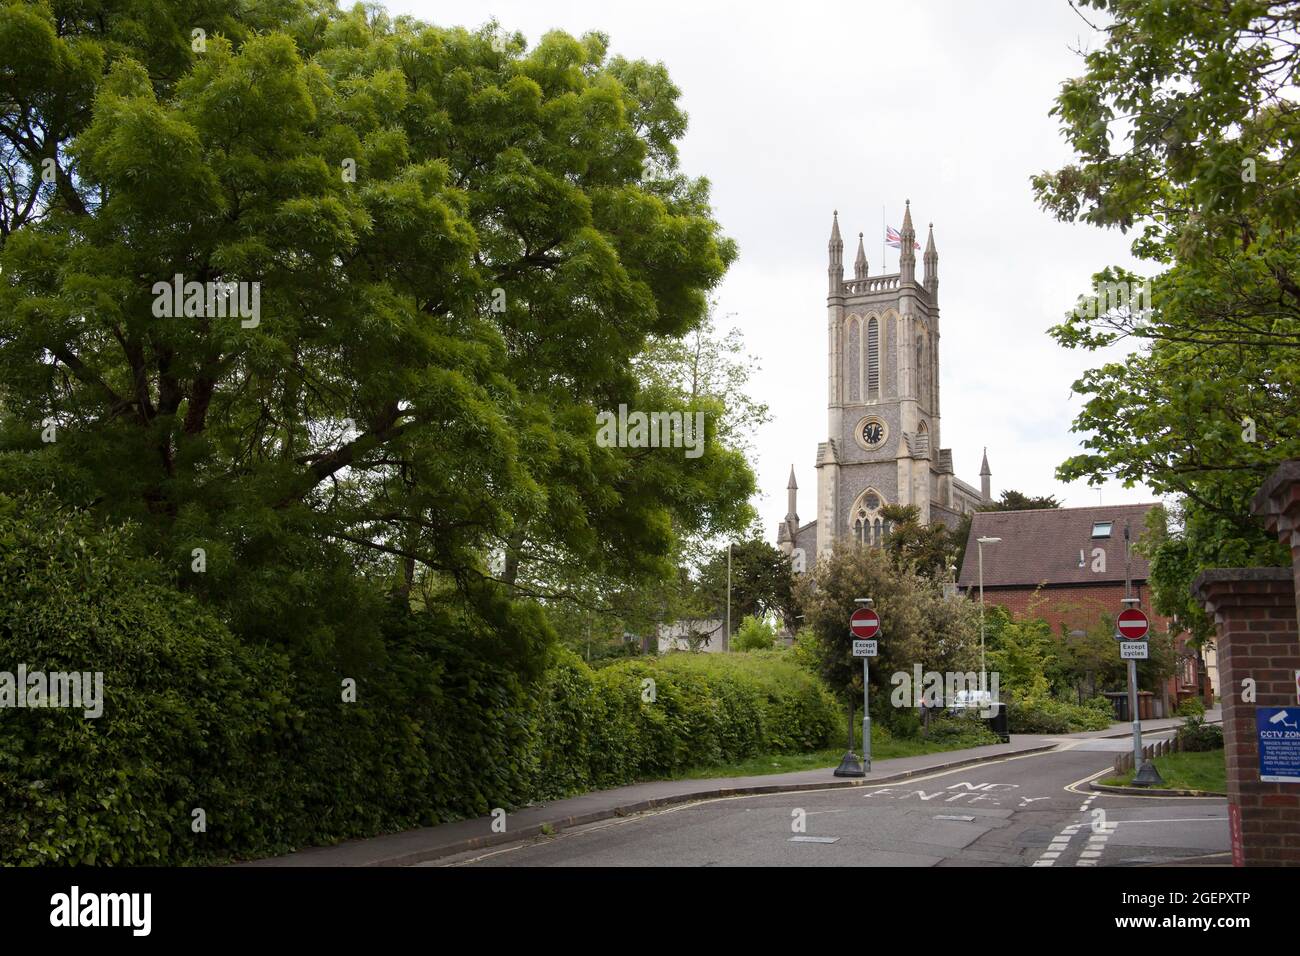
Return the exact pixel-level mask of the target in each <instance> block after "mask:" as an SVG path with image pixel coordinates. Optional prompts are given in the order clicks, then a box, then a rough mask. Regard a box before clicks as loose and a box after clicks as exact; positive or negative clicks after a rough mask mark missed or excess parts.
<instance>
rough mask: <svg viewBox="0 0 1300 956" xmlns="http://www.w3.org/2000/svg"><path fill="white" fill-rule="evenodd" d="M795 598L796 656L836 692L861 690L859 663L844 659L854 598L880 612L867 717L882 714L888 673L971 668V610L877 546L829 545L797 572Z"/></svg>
mask: <svg viewBox="0 0 1300 956" xmlns="http://www.w3.org/2000/svg"><path fill="white" fill-rule="evenodd" d="M795 596H796V600H797V601H798V603H799V605H800V608H801V609H802V611H803V614H804V622H803V623H804V627H803V629H802V630H801V632H800V635H799V644H800V645H801V647H800V653H801V654H802V655H804V656H805V657H806V658H807V659H808V661H809V662H810V664H811V665H812V667H813V668H814V669H815V670H816V671H817V672H818V673H819V674H820V676H821V677H822V679H823V680H825V681H826V683H827V685H828V686H830V687H831V689H832V690H834V691H835V692H836V693H838V694H841V695H847V696H848V697H849V698H850V699H856V698H857V697H858V696H859V695H861V693H862V662H861V661H860V660H858V659H855V658H853V657H852V656H851V652H852V641H851V638H850V637H849V616H850V615H851V614H852V613H853V612H854V610H856V609H857V608H858V607H859V606H860V605H858V604H857V603H856V602H857V599H858V598H871V599H872V600H873V601H874V602H875V605H874V607H875V610H876V611H877V612H878V613H879V614H880V620H881V628H880V643H879V652H880V656H879V657H877V658H875V659H874V660H872V661H871V666H870V668H869V670H870V675H871V678H870V679H871V696H872V699H873V704H872V709H873V712H874V711H875V710H876V708H880V711H879V712H880V713H881V714H888V713H889V695H890V692H891V690H892V686H891V683H890V676H891V675H892V674H893V673H895V672H903V673H906V674H907V675H908V676H909V679H910V678H911V675H912V674H913V668H914V666H915V665H918V664H919V665H920V666H921V669H922V671H940V672H948V671H960V672H963V673H964V672H968V671H978V670H979V606H978V605H977V604H976V603H975V602H973V601H967V600H963V599H961V598H959V597H946V596H944V593H943V590H942V588H941V587H940V585H939V583H938V582H936V581H933V580H931V579H929V578H926V577H924V576H922V575H920V574H918V573H917V572H916V570H914V569H913V568H911V567H903V568H900V567H898V566H897V564H895V562H894V561H893V560H892V559H891V558H890V556H889V555H888V554H886V552H885V551H884V549H882V548H869V547H862V546H860V545H857V544H855V543H853V542H851V541H843V542H839V543H837V544H836V546H835V548H834V550H833V551H832V552H831V553H830V554H828V555H824V556H822V557H821V558H819V559H818V561H817V564H816V565H815V566H814V568H813V570H812V572H811V573H809V574H804V575H800V576H799V579H798V580H797V581H796V583H795Z"/></svg>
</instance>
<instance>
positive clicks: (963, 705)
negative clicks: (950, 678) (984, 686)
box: [948, 690, 994, 713]
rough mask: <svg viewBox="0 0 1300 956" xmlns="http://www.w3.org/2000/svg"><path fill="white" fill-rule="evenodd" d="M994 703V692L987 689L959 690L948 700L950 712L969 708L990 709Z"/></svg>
mask: <svg viewBox="0 0 1300 956" xmlns="http://www.w3.org/2000/svg"><path fill="white" fill-rule="evenodd" d="M993 704H994V700H993V694H992V692H991V691H987V690H959V691H957V694H956V695H955V696H954V697H953V698H952V700H950V701H948V710H949V712H952V713H956V712H958V711H968V710H988V709H989V708H990V707H992V706H993Z"/></svg>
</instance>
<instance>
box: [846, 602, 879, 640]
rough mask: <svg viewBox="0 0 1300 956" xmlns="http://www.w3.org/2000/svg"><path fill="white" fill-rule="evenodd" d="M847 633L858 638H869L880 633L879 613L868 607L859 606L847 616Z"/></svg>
mask: <svg viewBox="0 0 1300 956" xmlns="http://www.w3.org/2000/svg"><path fill="white" fill-rule="evenodd" d="M849 633H850V634H852V635H853V636H854V637H856V638H858V639H859V640H870V639H871V638H873V637H875V636H876V635H877V634H879V633H880V615H879V614H877V613H876V612H875V611H873V610H871V608H869V607H860V608H858V609H857V610H856V611H854V612H853V614H852V615H851V616H850V617H849Z"/></svg>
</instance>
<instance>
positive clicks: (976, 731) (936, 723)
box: [926, 715, 1001, 747]
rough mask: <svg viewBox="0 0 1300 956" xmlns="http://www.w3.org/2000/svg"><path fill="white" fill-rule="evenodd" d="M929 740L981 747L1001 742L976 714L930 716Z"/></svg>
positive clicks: (927, 735)
mask: <svg viewBox="0 0 1300 956" xmlns="http://www.w3.org/2000/svg"><path fill="white" fill-rule="evenodd" d="M926 737H927V739H929V740H933V741H937V742H942V743H946V744H952V745H954V746H965V747H982V746H984V745H986V744H996V743H1001V739H1000V738H999V737H998V735H997V734H995V733H993V731H991V730H989V728H988V725H987V724H986V723H984V721H983V720H982V719H980V718H979V717H977V716H974V715H970V716H961V717H948V716H942V715H939V716H935V717H931V718H930V729H929V731H928V732H927V733H926Z"/></svg>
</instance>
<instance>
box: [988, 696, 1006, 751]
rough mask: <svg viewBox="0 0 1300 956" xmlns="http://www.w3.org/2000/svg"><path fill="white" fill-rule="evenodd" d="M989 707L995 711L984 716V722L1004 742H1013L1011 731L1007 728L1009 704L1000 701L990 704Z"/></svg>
mask: <svg viewBox="0 0 1300 956" xmlns="http://www.w3.org/2000/svg"><path fill="white" fill-rule="evenodd" d="M989 709H990V710H992V711H993V713H992V714H991V715H990V716H988V717H985V718H984V723H985V724H986V725H987V726H988V728H989V730H991V731H993V732H994V733H995V734H997V735H998V739H999V740H1001V741H1002V742H1003V743H1004V744H1009V743H1011V732H1010V731H1009V730H1008V729H1007V705H1006V704H1003V703H1000V702H999V703H996V704H989Z"/></svg>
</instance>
